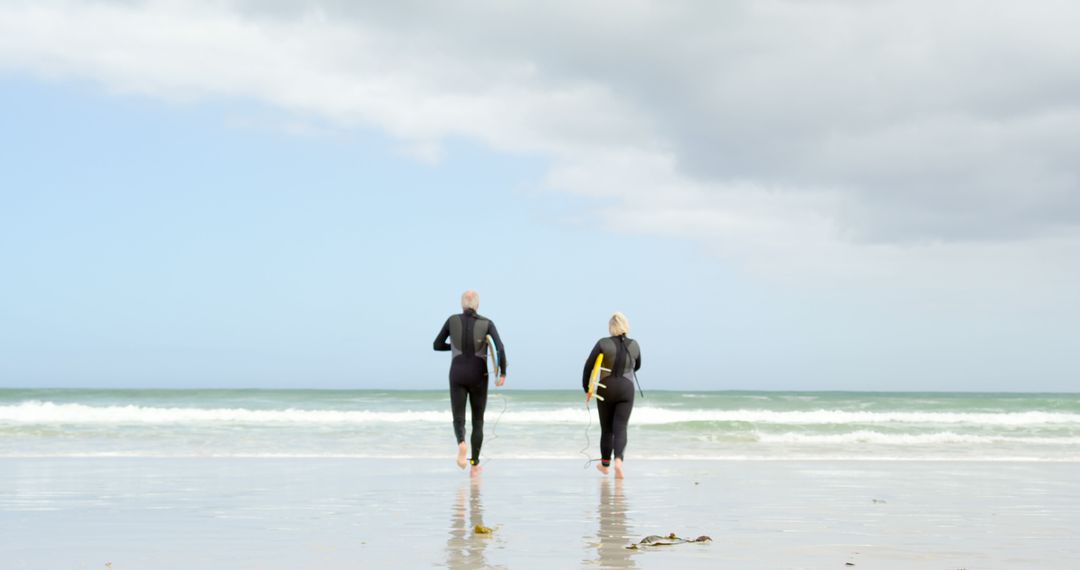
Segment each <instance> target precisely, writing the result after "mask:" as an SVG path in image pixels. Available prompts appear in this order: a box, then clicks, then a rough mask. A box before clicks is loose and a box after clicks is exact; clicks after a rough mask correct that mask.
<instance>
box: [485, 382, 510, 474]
mask: <svg viewBox="0 0 1080 570" xmlns="http://www.w3.org/2000/svg"><path fill="white" fill-rule="evenodd" d="M492 395H493V396H495V397H497V398H499V399H500V400H502V403H503V407H502V410H501V411H500V412H499V415H498V416H496V417H495V423H494V424H492V425H491V441H490V442H488V445H489V446H490V445H491V444H492V443H495V440H497V439H499V420H501V419H502V417H503V414H505V413H506V408H508V407H509V406H510V400H509V399H508V398H507V397H506V396H503V395H502V394H499V393H495V394H492ZM489 449H490V447H489ZM489 455H490V452H489ZM495 459H497V458H496V457H495V456H491V457H488V459H487V460H485V461H484V463H485V464H490V463H491V462H492V461H495Z"/></svg>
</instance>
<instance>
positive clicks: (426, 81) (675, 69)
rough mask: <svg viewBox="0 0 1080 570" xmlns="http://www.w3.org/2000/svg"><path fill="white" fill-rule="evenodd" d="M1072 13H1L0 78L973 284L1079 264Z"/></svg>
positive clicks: (798, 265) (765, 260) (756, 5)
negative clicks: (471, 150)
mask: <svg viewBox="0 0 1080 570" xmlns="http://www.w3.org/2000/svg"><path fill="white" fill-rule="evenodd" d="M1077 16H1080V8H1078V7H1076V5H1075V4H1072V3H1069V2H1064V1H1061V2H1054V1H1043V2H1031V3H1015V2H980V1H974V0H970V1H953V2H944V3H943V2H930V1H898V0H897V1H881V2H851V1H847V0H822V1H806V2H791V1H782V0H755V1H753V2H728V3H719V4H715V5H710V4H706V5H702V4H700V3H683V2H655V3H654V2H643V1H630V2H626V1H622V2H612V1H593V2H554V3H545V4H543V5H529V4H514V5H513V6H511V5H510V4H507V3H504V2H487V1H485V2H480V1H476V2H456V3H452V4H451V3H427V2H424V3H419V2H391V3H386V2H359V1H344V0H341V1H326V2H313V1H311V2H303V1H285V0H276V1H265V0H263V1H257V2H256V1H246V0H235V1H232V2H229V1H220V2H209V1H204V2H200V1H188V2H178V1H165V0H158V1H134V0H132V1H122V2H121V1H112V2H110V1H93V2H91V1H88V2H75V1H59V0H38V1H34V2H29V1H6V2H3V3H0V68H7V69H13V70H21V71H29V72H32V73H36V74H40V75H43V76H52V77H62V78H66V77H74V78H84V79H91V80H93V81H97V82H100V83H101V84H103V85H105V86H107V87H108V88H109V89H113V90H116V91H119V92H128V93H140V94H144V95H148V96H151V97H157V98H162V99H168V100H181V101H186V100H201V99H204V98H214V97H230V98H232V97H239V98H252V99H257V100H259V101H261V102H265V103H269V104H272V105H275V106H277V107H280V108H283V109H286V110H289V111H291V112H294V113H296V114H297V115H298V116H300V117H314V118H317V119H318V120H319V121H330V122H332V123H333V124H336V125H340V126H342V127H352V126H364V127H372V126H373V127H376V128H380V129H382V130H384V131H386V132H387V133H389V134H391V135H392V136H394V137H396V138H398V139H400V141H401V149H402V152H405V153H407V154H409V155H411V156H415V157H417V159H418V160H421V161H424V162H435V161H438V160H440V159H441V157H442V153H441V148H440V146H441V142H442V141H443V140H445V139H447V138H450V137H465V138H468V139H472V140H477V141H481V142H482V143H484V144H486V145H489V146H490V147H491V148H493V149H496V150H499V151H504V152H510V153H529V154H538V155H542V156H545V157H547V158H548V159H549V160H550V162H551V170H550V172H549V175H548V179H547V182H548V184H549V185H550V186H551V187H552V188H553V189H556V190H559V191H562V192H567V193H571V194H575V195H580V196H586V197H592V198H596V199H599V200H601V201H602V203H604V204H605V205H606V206H605V207H604V210H603V211H604V212H605V214H604V215H605V220H606V223H607V225H608V226H609V227H610V228H611V229H613V230H616V231H626V232H639V233H641V232H644V233H653V234H661V235H671V236H677V237H683V238H688V239H693V240H696V241H698V242H699V243H701V244H703V246H704V247H706V248H707V249H709V250H711V251H715V252H716V253H717V254H718V255H722V256H724V257H727V258H731V259H736V260H739V261H740V262H741V263H744V264H747V266H750V267H753V268H756V269H760V270H763V271H769V272H772V273H777V272H779V273H789V274H794V273H796V272H797V271H802V270H804V269H805V270H806V271H812V272H814V273H817V274H829V275H833V276H836V275H848V274H850V273H851V271H852V270H853V269H852V268H854V267H858V268H859V271H861V272H862V273H865V274H867V275H873V276H876V277H879V278H885V279H887V278H895V276H896V274H897V273H911V272H912V271H920V270H921V271H927V272H928V271H932V270H933V268H934V267H939V265H943V266H948V265H949V264H950V263H956V262H962V261H963V260H972V259H974V260H987V261H986V264H985V265H982V266H980V267H981V268H982V269H981V270H980V271H981V272H980V271H976V272H974V273H971V274H970V275H969V277H968V278H969V279H975V278H986V277H988V276H991V275H995V274H996V273H995V272H996V271H998V270H999V269H1000V264H1001V263H1012V264H1015V266H1016V267H1021V266H1023V267H1027V266H1029V265H1031V263H1032V260H1033V259H1034V260H1041V261H1043V262H1044V265H1045V266H1046V267H1049V269H1046V271H1050V272H1052V273H1053V272H1060V271H1063V270H1062V269H1061V267H1060V264H1061V261H1062V259H1063V258H1061V257H1059V256H1063V255H1064V256H1067V255H1072V254H1073V253H1076V248H1075V247H1074V244H1075V243H1076V235H1077V232H1078V230H1080V162H1078V161H1076V160H1075V157H1074V156H1073V154H1075V149H1077V148H1080V74H1078V73H1077V72H1076V71H1075V62H1076V61H1077V60H1078V59H1080V39H1077V35H1076V34H1075V31H1074V29H1073V27H1072V26H1071V22H1075V21H1076V17H1077ZM298 124H300V123H298ZM883 259H885V260H888V261H887V262H882V261H881V260H883ZM944 259H948V260H951V261H949V262H945V261H942V260H944ZM992 259H996V260H997V261H989V260H992ZM965 265H971V264H970V263H968V264H965ZM890 268H891V269H890ZM919 268H921V269H919ZM1055 274H1056V273H1055Z"/></svg>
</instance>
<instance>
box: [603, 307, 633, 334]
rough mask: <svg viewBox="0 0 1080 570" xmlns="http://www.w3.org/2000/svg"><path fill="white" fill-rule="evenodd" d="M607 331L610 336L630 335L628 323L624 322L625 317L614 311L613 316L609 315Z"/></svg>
mask: <svg viewBox="0 0 1080 570" xmlns="http://www.w3.org/2000/svg"><path fill="white" fill-rule="evenodd" d="M607 330H608V332H609V333H611V336H621V335H624V334H630V321H628V320H626V315H624V314H622V313H620V312H619V311H615V314H614V315H611V320H610V321H608V325H607Z"/></svg>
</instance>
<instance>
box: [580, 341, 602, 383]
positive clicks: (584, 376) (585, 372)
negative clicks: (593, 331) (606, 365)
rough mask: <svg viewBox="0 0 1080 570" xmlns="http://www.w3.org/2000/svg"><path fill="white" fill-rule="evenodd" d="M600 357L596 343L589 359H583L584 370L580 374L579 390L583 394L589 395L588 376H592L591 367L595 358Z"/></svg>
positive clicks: (598, 343)
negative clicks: (583, 392)
mask: <svg viewBox="0 0 1080 570" xmlns="http://www.w3.org/2000/svg"><path fill="white" fill-rule="evenodd" d="M597 356H600V342H599V341H597V343H596V345H595V346H593V349H592V352H590V353H589V357H588V358H586V359H585V370H583V371H582V372H581V389H582V390H585V393H586V394H588V393H589V376H591V375H592V367H593V364H594V363H595V362H596V357H597Z"/></svg>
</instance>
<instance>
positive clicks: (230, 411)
mask: <svg viewBox="0 0 1080 570" xmlns="http://www.w3.org/2000/svg"><path fill="white" fill-rule="evenodd" d="M590 413H592V414H595V413H596V412H595V411H592V412H590ZM497 415H498V413H497V411H496V410H495V409H492V408H490V407H489V411H488V418H487V419H488V420H489V421H491V420H492V419H493V418H494V417H495V416H497ZM585 419H586V415H585V410H584V409H583V408H577V407H566V408H556V409H547V410H544V409H539V410H538V409H533V410H514V409H511V410H509V411H507V412H506V413H505V414H502V417H501V418H500V422H501V423H503V424H549V425H551V424H580V423H581V422H583V421H585ZM450 420H451V416H450V411H449V410H418V411H411V410H407V411H369V410H305V409H296V408H288V409H272V410H259V409H248V408H183V407H152V406H133V405H128V406H90V405H86V404H58V403H54V402H36V401H33V402H31V401H28V402H21V403H18V404H14V405H6V406H0V423H14V424H43V425H48V424H201V423H234V424H245V425H247V424H251V425H258V424H313V425H319V424H329V425H342V424H346V425H348V424H376V423H417V422H419V423H447V422H449V421H450ZM631 422H632V423H633V424H635V425H667V424H680V423H688V422H739V423H746V424H775V425H872V424H922V425H968V426H1011V427H1025V426H1066V427H1067V426H1076V427H1080V414H1075V413H1062V412H1038V411H1027V412H1012V413H1004V412H1002V413H990V412H867V411H846V410H824V409H822V410H812V411H773V410H754V409H740V410H700V409H698V410H680V409H664V408H656V407H650V406H638V407H635V408H634V412H633V416H632V419H631Z"/></svg>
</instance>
